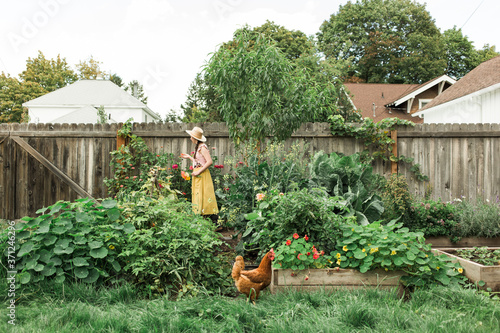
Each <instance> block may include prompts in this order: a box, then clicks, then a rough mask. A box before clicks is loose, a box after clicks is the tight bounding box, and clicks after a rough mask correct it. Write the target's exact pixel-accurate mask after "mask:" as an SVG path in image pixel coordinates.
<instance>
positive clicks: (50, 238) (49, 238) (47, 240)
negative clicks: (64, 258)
mask: <svg viewBox="0 0 500 333" xmlns="http://www.w3.org/2000/svg"><path fill="white" fill-rule="evenodd" d="M56 240H57V236H55V235H48V236H45V238H44V240H43V244H45V245H46V246H49V245H52V244H54V243H55V242H56Z"/></svg>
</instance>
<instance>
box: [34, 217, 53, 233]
mask: <svg viewBox="0 0 500 333" xmlns="http://www.w3.org/2000/svg"><path fill="white" fill-rule="evenodd" d="M49 230H50V223H49V221H47V220H45V221H42V222H41V223H40V225H39V226H38V229H37V230H36V231H35V232H36V233H37V234H46V233H47V232H49Z"/></svg>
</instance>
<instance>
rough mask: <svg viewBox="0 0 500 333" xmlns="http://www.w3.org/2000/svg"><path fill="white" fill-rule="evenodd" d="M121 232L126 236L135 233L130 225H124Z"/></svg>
mask: <svg viewBox="0 0 500 333" xmlns="http://www.w3.org/2000/svg"><path fill="white" fill-rule="evenodd" d="M123 231H124V232H125V233H127V234H130V233H133V232H134V231H135V227H134V225H133V224H131V223H125V224H124V225H123Z"/></svg>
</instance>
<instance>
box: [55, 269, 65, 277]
mask: <svg viewBox="0 0 500 333" xmlns="http://www.w3.org/2000/svg"><path fill="white" fill-rule="evenodd" d="M56 275H64V269H62V268H61V267H57V268H56Z"/></svg>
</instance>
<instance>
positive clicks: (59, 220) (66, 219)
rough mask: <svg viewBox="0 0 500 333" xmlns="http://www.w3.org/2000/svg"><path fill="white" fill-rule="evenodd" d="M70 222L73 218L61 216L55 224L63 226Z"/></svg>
mask: <svg viewBox="0 0 500 333" xmlns="http://www.w3.org/2000/svg"><path fill="white" fill-rule="evenodd" d="M68 223H71V220H70V219H68V218H66V217H63V218H60V219H58V220H57V221H56V222H54V224H55V225H57V226H63V227H64V226H66V225H67V224H68Z"/></svg>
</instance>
